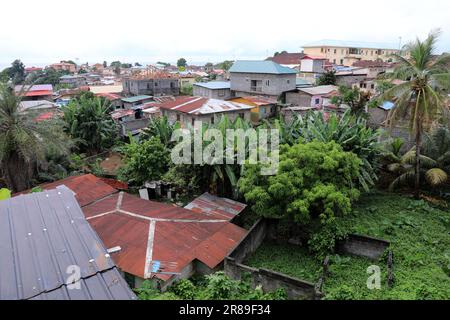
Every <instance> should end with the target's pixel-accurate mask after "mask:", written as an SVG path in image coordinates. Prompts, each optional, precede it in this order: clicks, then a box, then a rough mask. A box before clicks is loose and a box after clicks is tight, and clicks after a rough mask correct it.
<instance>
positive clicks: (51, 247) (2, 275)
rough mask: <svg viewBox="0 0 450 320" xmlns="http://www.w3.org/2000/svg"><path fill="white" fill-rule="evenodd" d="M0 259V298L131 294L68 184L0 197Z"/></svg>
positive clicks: (125, 296) (123, 296)
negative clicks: (71, 281)
mask: <svg viewBox="0 0 450 320" xmlns="http://www.w3.org/2000/svg"><path fill="white" fill-rule="evenodd" d="M0 257H1V258H0V300H5V299H8V300H9V299H14V300H16V299H90V300H91V299H92V300H97V299H127V300H128V299H135V298H136V297H135V295H134V294H133V293H132V291H131V290H130V288H129V287H128V286H127V284H126V282H125V281H124V280H123V278H122V277H121V276H120V273H119V272H118V270H117V268H116V267H115V264H114V262H113V261H112V259H111V257H110V256H109V254H108V253H107V251H106V249H105V248H104V246H103V243H102V242H101V240H100V238H99V237H98V235H97V234H96V233H95V232H94V230H93V229H92V228H91V226H90V225H89V223H88V222H87V221H86V219H85V217H84V214H83V212H82V211H81V209H80V207H79V205H78V203H77V201H76V199H75V197H74V195H73V192H72V191H71V190H69V189H68V188H59V189H56V190H51V191H45V192H40V193H32V194H29V195H21V196H17V197H14V198H11V199H8V200H4V201H0ZM73 265H76V266H79V267H80V273H81V275H80V280H79V283H80V287H81V289H69V288H68V286H67V285H66V282H67V280H68V278H69V276H70V275H71V273H67V271H68V269H67V268H68V267H69V266H73ZM72 272H73V271H72Z"/></svg>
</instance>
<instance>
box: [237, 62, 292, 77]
mask: <svg viewBox="0 0 450 320" xmlns="http://www.w3.org/2000/svg"><path fill="white" fill-rule="evenodd" d="M229 72H230V73H233V72H235V73H264V74H296V73H297V72H296V71H295V70H294V69H291V68H288V67H283V66H282V65H279V64H278V63H275V62H273V61H267V60H264V61H259V60H238V61H236V62H235V63H234V64H233V66H232V67H231V68H230V70H229Z"/></svg>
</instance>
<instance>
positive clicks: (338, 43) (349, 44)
mask: <svg viewBox="0 0 450 320" xmlns="http://www.w3.org/2000/svg"><path fill="white" fill-rule="evenodd" d="M315 47H338V48H341V47H342V48H359V49H388V50H398V49H399V45H398V44H395V43H380V42H364V41H345V40H329V39H326V40H320V41H315V42H310V43H307V44H305V45H304V46H303V48H315Z"/></svg>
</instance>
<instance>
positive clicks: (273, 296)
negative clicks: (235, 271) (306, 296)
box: [135, 272, 287, 300]
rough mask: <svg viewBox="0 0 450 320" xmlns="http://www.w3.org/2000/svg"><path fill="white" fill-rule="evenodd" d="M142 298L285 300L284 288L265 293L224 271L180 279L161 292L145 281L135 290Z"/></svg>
mask: <svg viewBox="0 0 450 320" xmlns="http://www.w3.org/2000/svg"><path fill="white" fill-rule="evenodd" d="M135 291H136V293H137V295H138V298H139V299H140V300H285V299H286V297H287V296H286V292H285V290H283V289H280V290H277V291H275V292H268V293H264V292H263V291H262V289H261V287H257V288H256V289H252V288H251V286H250V281H249V280H248V279H244V280H242V281H237V280H232V279H230V278H229V277H227V276H226V275H225V274H224V273H223V272H217V273H214V274H211V275H208V276H205V277H204V278H202V279H198V280H186V279H183V280H180V281H178V282H177V283H175V285H173V286H171V287H170V288H169V291H168V292H165V293H160V292H159V291H157V290H156V289H154V288H153V286H152V283H151V282H149V281H145V282H144V284H143V285H142V287H141V288H139V289H136V290H135Z"/></svg>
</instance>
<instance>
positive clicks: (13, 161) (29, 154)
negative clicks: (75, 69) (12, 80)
mask: <svg viewBox="0 0 450 320" xmlns="http://www.w3.org/2000/svg"><path fill="white" fill-rule="evenodd" d="M20 102H21V99H20V97H19V96H16V95H15V94H14V92H13V90H12V89H11V88H9V87H7V86H6V85H4V84H0V164H1V168H0V171H1V173H2V174H3V176H4V178H5V180H6V182H7V184H8V187H9V188H10V189H11V190H12V191H14V192H19V191H23V190H25V189H28V188H29V187H31V180H32V178H33V174H34V172H35V169H36V167H37V166H38V165H39V164H41V163H44V162H45V152H46V150H47V148H49V147H50V146H52V147H54V148H56V149H59V150H62V149H64V148H65V143H64V140H65V138H64V137H63V136H61V134H60V132H57V131H56V130H55V128H57V126H55V125H54V124H53V123H49V122H36V121H35V120H34V118H35V116H36V115H35V114H34V113H30V112H25V113H24V112H20V108H19V107H20Z"/></svg>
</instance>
